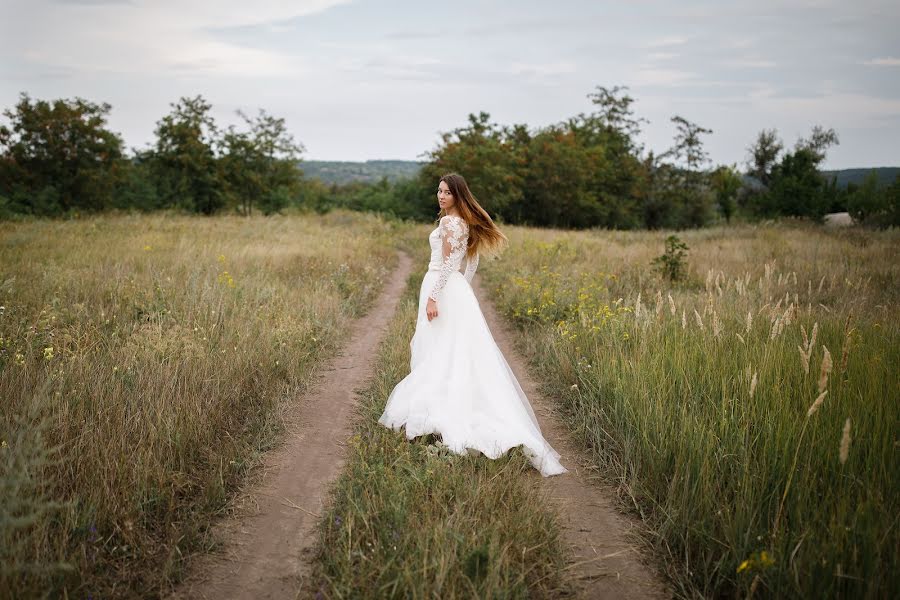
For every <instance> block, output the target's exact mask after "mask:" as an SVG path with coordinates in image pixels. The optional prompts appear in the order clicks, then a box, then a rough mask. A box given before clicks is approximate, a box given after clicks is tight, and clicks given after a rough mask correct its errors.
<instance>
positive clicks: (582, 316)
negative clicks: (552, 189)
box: [482, 224, 900, 598]
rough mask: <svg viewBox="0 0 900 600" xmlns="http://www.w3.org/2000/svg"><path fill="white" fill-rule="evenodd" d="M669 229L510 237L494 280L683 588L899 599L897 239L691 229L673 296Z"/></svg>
mask: <svg viewBox="0 0 900 600" xmlns="http://www.w3.org/2000/svg"><path fill="white" fill-rule="evenodd" d="M666 233H668V232H666ZM666 233H653V232H581V233H572V232H561V231H548V230H533V229H526V228H507V234H508V235H509V237H510V239H511V242H512V243H511V247H510V248H509V250H508V251H507V252H506V254H505V256H504V258H503V260H502V261H500V262H497V263H493V264H486V265H484V267H482V274H483V276H486V277H487V278H488V279H489V281H490V282H491V286H490V287H491V289H492V293H493V295H494V297H495V299H496V300H497V302H498V303H499V306H500V307H501V308H502V309H503V311H504V312H505V313H506V314H507V315H508V316H509V317H510V318H511V319H513V320H514V321H515V322H516V323H517V324H518V326H519V330H520V333H521V335H520V342H521V344H522V347H523V348H525V350H526V352H527V353H528V355H529V356H530V358H531V361H532V364H533V365H534V367H535V368H536V369H537V370H538V371H539V373H540V374H541V376H542V377H543V378H544V379H545V381H546V382H547V389H548V391H550V392H551V393H553V394H554V395H555V396H556V397H557V398H558V399H559V403H560V406H561V407H562V408H563V410H564V413H565V414H566V416H567V418H568V420H569V421H570V424H571V426H572V429H573V430H574V431H576V432H577V433H578V435H579V436H581V438H582V440H583V442H584V443H585V444H586V445H587V446H588V447H590V448H591V449H592V452H593V455H594V457H595V460H596V461H597V464H598V465H599V466H600V467H601V470H602V471H604V472H606V473H607V474H608V476H609V478H610V480H611V481H614V482H617V483H618V484H619V489H620V491H621V495H622V499H623V504H624V506H630V507H631V508H632V509H634V508H635V507H636V509H637V510H638V511H639V512H640V514H641V515H642V516H643V518H644V521H645V523H646V526H647V533H648V535H647V539H648V544H650V545H651V546H653V547H654V549H655V550H656V551H657V552H658V553H660V554H661V555H662V556H663V557H664V558H665V559H666V561H667V563H668V565H669V576H670V578H671V579H672V580H673V582H674V583H675V586H676V589H677V590H678V593H679V595H681V596H683V597H698V596H702V597H719V596H731V595H735V594H737V595H738V596H742V597H743V596H748V595H755V596H757V597H779V598H780V597H807V598H825V597H861V598H880V597H888V596H891V595H894V594H896V592H897V590H898V589H900V575H898V574H900V564H898V563H900V532H898V516H897V514H898V513H897V511H896V507H897V506H898V505H900V469H898V461H897V451H898V441H897V430H898V429H897V427H898V424H900V402H898V400H900V394H898V385H897V382H898V381H900V379H898V377H897V368H898V365H900V304H898V299H900V285H898V283H900V260H898V259H900V251H898V250H900V243H898V242H900V232H897V231H896V230H892V231H886V232H866V231H859V230H847V231H828V230H823V229H819V228H816V227H808V226H802V225H795V224H769V225H763V226H742V227H734V228H713V229H707V230H700V231H689V232H680V233H679V235H680V236H681V237H682V239H683V240H684V241H685V242H687V244H688V245H689V246H690V251H689V266H690V276H689V278H688V280H687V281H686V282H684V283H683V284H680V285H678V286H674V287H670V286H668V285H667V284H666V283H665V282H664V281H662V280H661V279H660V278H659V276H657V275H656V274H654V273H653V272H652V271H651V269H650V260H651V259H652V258H653V257H654V256H656V255H658V254H660V253H662V251H663V239H664V237H665V235H666ZM798 349H799V355H798ZM832 357H840V358H839V359H837V358H834V359H833V358H832ZM851 423H852V435H851V425H850V424H851Z"/></svg>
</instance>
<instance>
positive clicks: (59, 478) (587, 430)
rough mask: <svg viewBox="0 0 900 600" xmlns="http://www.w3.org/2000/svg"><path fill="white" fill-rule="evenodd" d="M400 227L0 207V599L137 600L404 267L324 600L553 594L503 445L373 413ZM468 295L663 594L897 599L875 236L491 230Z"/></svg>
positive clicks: (160, 579) (893, 291) (887, 319)
mask: <svg viewBox="0 0 900 600" xmlns="http://www.w3.org/2000/svg"><path fill="white" fill-rule="evenodd" d="M429 229H430V228H429V227H428V226H410V225H403V224H397V223H391V222H388V221H383V220H381V219H378V218H376V217H371V216H365V215H361V214H352V213H332V214H329V215H325V216H296V215H294V216H285V217H270V218H263V217H259V218H238V217H234V218H232V217H215V218H210V219H204V218H193V217H178V216H173V215H155V216H112V215H110V216H101V217H92V218H89V219H83V220H75V221H34V222H23V223H0V398H2V402H3V404H2V412H0V482H2V486H0V594H6V595H7V596H10V597H31V596H36V595H39V594H38V593H37V592H39V591H43V590H48V591H50V592H51V594H52V595H64V594H67V595H68V596H79V597H85V596H87V595H89V594H92V595H93V597H95V598H97V597H104V598H105V597H135V596H143V597H157V596H159V595H160V594H163V593H165V592H166V591H167V590H168V589H170V587H171V585H172V583H173V582H174V581H177V580H178V578H179V577H180V576H181V574H182V569H183V566H184V557H185V556H186V555H189V554H191V553H195V552H202V551H204V550H205V549H207V546H208V544H209V543H210V541H209V539H208V537H207V535H206V530H207V527H208V525H209V524H210V522H211V521H212V520H214V519H216V518H218V517H220V516H222V515H223V514H224V513H225V512H226V511H227V510H228V500H229V497H230V496H231V495H232V494H233V493H235V491H236V490H237V489H239V487H240V486H241V485H243V484H246V482H247V480H248V478H249V477H251V476H252V475H253V473H254V472H255V471H254V469H253V467H254V466H255V465H257V464H258V462H259V459H260V455H261V453H263V452H265V451H266V450H267V449H269V448H271V447H272V446H273V444H275V443H277V440H278V433H279V431H280V430H281V426H282V411H283V410H284V409H285V407H286V406H287V405H288V404H287V403H288V402H290V401H291V400H294V399H295V398H296V397H297V395H298V394H299V393H300V392H302V391H303V389H304V388H305V387H306V386H307V385H308V383H309V382H310V381H311V377H312V376H313V374H314V373H315V372H316V368H317V366H318V365H319V364H320V363H321V361H322V360H323V359H324V358H326V357H328V356H330V355H332V354H333V353H334V351H335V350H336V348H337V347H338V346H339V345H340V344H341V343H342V341H344V339H345V335H346V331H347V327H346V326H347V324H348V323H349V320H350V319H351V318H353V317H354V316H358V315H360V314H363V312H364V311H365V310H366V308H367V307H368V306H369V304H370V302H371V300H372V299H373V298H374V295H375V293H376V292H377V290H378V289H379V286H380V284H381V282H382V281H383V280H384V276H385V274H386V273H387V272H388V271H389V270H390V269H391V268H392V267H393V266H394V260H395V248H396V247H398V246H399V247H402V248H405V249H406V250H407V251H408V252H409V253H410V254H411V256H412V257H413V259H414V260H416V261H417V264H421V267H420V268H417V269H416V272H415V273H414V275H413V276H412V277H411V278H410V281H409V284H408V289H407V290H406V296H405V299H404V301H403V302H402V304H401V308H400V310H399V311H398V313H397V314H396V315H395V316H394V318H393V321H392V325H391V329H390V331H389V333H388V335H387V338H386V340H387V341H386V342H385V343H384V345H383V346H382V348H381V350H380V353H379V354H378V356H377V357H374V360H375V361H376V374H375V376H374V377H373V379H372V380H371V382H370V384H369V385H368V387H367V389H366V390H364V392H363V393H362V394H361V397H360V406H359V414H358V419H357V424H356V428H355V433H354V435H353V437H352V438H351V440H350V444H349V446H348V449H349V455H348V458H347V463H346V468H345V470H344V472H343V473H342V475H341V476H340V477H339V479H338V480H336V481H335V482H334V485H333V486H332V489H331V493H330V501H329V503H328V506H327V508H326V510H325V511H324V515H323V518H322V519H321V520H320V522H319V524H318V532H319V537H320V543H319V548H318V555H317V557H316V565H315V569H316V571H315V575H316V580H315V581H316V589H315V590H311V591H312V593H315V592H316V591H318V590H322V591H323V592H325V593H326V595H327V596H328V597H340V598H350V597H381V596H384V595H389V594H390V593H392V592H393V593H395V594H398V595H401V596H403V597H414V598H425V597H435V596H440V597H442V598H443V597H447V598H463V597H466V598H467V597H472V596H473V595H480V596H483V597H502V598H522V597H560V596H564V595H565V594H566V593H567V592H568V591H570V590H569V585H568V582H567V581H566V571H565V568H566V560H567V557H566V555H565V552H564V550H563V547H562V543H561V541H560V534H559V527H558V523H557V515H556V514H554V513H553V512H552V511H550V510H549V509H548V508H547V504H546V502H545V499H544V498H542V497H541V495H540V493H539V492H538V490H536V489H535V488H534V487H533V486H531V485H526V484H527V483H528V482H529V481H531V480H533V477H529V476H533V467H531V466H530V464H529V463H528V461H527V458H526V457H525V456H524V455H523V454H522V453H521V452H520V451H519V450H513V451H511V452H510V453H509V454H508V455H507V456H504V457H503V458H501V459H499V460H497V461H490V460H487V459H485V458H484V457H472V456H467V457H456V456H453V455H450V454H448V453H447V452H446V451H445V450H444V449H442V448H441V446H440V445H439V444H437V443H436V438H435V437H434V436H429V437H426V438H420V439H419V440H416V441H415V442H409V441H406V440H405V439H404V438H403V437H402V436H400V435H399V434H397V433H395V432H391V431H389V430H387V429H385V428H383V427H382V426H381V425H379V424H378V423H377V418H378V415H379V414H380V412H381V410H382V408H383V406H384V402H385V401H386V399H387V395H388V394H389V392H390V390H391V389H392V388H393V385H394V384H395V383H396V382H397V381H399V380H400V378H402V377H403V376H404V375H406V373H407V372H408V368H409V362H408V361H409V340H410V337H411V336H412V328H413V327H414V323H415V318H414V315H415V310H416V305H415V303H416V291H417V290H418V285H419V283H420V282H421V275H422V272H423V271H424V268H425V264H426V262H427V251H428V245H427V241H426V236H427V233H428V230H429ZM504 231H505V232H506V233H507V235H508V236H509V237H510V240H511V246H510V248H509V249H508V250H507V251H506V253H505V254H504V255H503V257H502V259H501V260H499V261H496V262H493V261H486V260H483V261H482V263H481V265H480V267H479V274H478V275H477V277H481V278H484V280H485V281H486V282H487V283H488V286H487V287H488V288H489V290H490V292H491V294H492V296H493V299H494V301H496V302H497V305H498V307H499V308H500V309H501V310H502V311H503V312H504V313H505V314H506V315H507V316H508V317H509V318H510V319H511V320H512V321H513V322H514V323H515V324H516V325H517V336H518V344H519V347H520V349H521V350H522V352H524V353H525V355H526V356H527V357H528V358H529V360H530V361H531V364H532V366H533V368H534V369H535V372H536V373H539V374H540V379H541V380H542V381H543V382H544V385H545V391H546V392H547V393H548V394H549V395H550V396H551V398H553V399H554V400H555V401H557V402H558V403H559V406H560V407H561V408H562V412H563V414H564V415H565V418H566V419H567V420H568V422H569V424H570V426H571V428H572V430H573V432H574V433H575V435H576V436H577V437H578V438H579V439H580V440H581V441H582V443H583V444H584V445H585V446H586V447H587V448H589V449H590V452H591V455H592V456H593V457H594V460H595V461H596V464H597V465H598V467H599V468H600V471H601V472H602V473H605V474H606V476H607V477H608V478H609V480H610V481H611V482H613V483H614V484H616V485H617V488H618V490H619V500H620V501H621V503H622V506H623V508H625V509H627V510H630V511H634V512H637V513H638V514H640V515H641V517H642V518H643V520H644V524H645V528H646V532H645V533H646V535H645V537H646V539H647V540H648V546H649V548H650V549H651V551H653V552H654V553H656V555H657V558H659V559H660V560H661V561H663V562H664V564H666V565H667V570H668V572H667V575H668V577H669V578H670V580H671V581H672V582H673V583H674V587H675V589H676V590H677V593H678V594H679V596H682V597H691V598H695V597H701V596H702V597H725V596H735V595H737V596H739V597H745V596H746V595H748V594H750V593H752V595H753V596H754V597H773V598H774V597H797V596H801V597H863V598H866V597H867V598H880V597H887V596H890V595H891V594H892V592H894V591H896V590H897V589H900V581H898V575H897V574H898V573H900V564H898V562H900V558H898V557H900V533H898V516H897V512H896V506H898V505H900V497H898V496H900V492H898V490H900V469H898V461H897V452H898V450H900V440H898V437H897V431H898V430H900V429H898V425H900V402H898V400H900V389H898V381H900V379H898V377H897V369H898V365H900V324H898V322H900V304H898V302H900V285H898V283H900V232H897V231H896V230H893V231H883V232H864V231H860V230H857V229H849V230H842V231H829V230H825V229H821V228H817V227H811V226H805V225H798V224H791V223H782V224H778V223H775V224H765V225H759V226H749V225H742V226H736V227H730V228H711V229H704V230H696V231H689V232H682V233H679V236H680V237H681V238H682V239H683V240H684V241H685V242H686V243H687V244H688V246H689V247H690V248H689V251H688V256H687V267H688V270H687V277H686V278H685V280H684V281H681V282H679V283H675V284H670V283H668V282H667V281H666V280H664V279H663V278H662V277H661V276H660V275H659V274H657V273H655V272H654V271H653V269H652V267H651V265H650V260H651V259H652V258H653V257H655V256H657V255H659V254H660V253H661V252H662V251H663V239H664V237H665V235H666V234H664V233H661V232H601V231H597V232H564V231H553V230H536V229H529V228H517V227H505V228H504Z"/></svg>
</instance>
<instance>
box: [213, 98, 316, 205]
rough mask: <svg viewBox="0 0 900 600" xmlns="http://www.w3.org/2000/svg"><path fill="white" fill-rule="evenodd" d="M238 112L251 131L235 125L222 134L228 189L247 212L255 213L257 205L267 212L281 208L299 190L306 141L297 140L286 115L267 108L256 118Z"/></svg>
mask: <svg viewBox="0 0 900 600" xmlns="http://www.w3.org/2000/svg"><path fill="white" fill-rule="evenodd" d="M237 114H238V116H240V117H241V118H242V119H243V120H244V123H246V125H247V127H248V131H244V132H240V131H237V130H236V129H235V127H234V126H233V125H232V126H230V127H229V128H228V130H227V131H226V132H225V133H224V134H223V136H222V138H221V141H220V146H221V148H222V153H223V156H222V167H223V168H222V171H223V177H224V181H225V185H226V193H227V194H228V196H229V197H230V199H231V201H232V203H233V204H236V205H237V206H239V208H240V210H241V212H243V213H244V214H245V215H250V214H252V212H253V206H254V205H256V206H258V207H259V208H260V209H261V210H262V211H263V213H264V214H271V213H273V212H277V211H279V210H281V209H282V208H284V207H285V206H286V205H287V204H288V202H289V201H290V199H291V198H292V197H296V196H297V195H298V194H299V190H300V182H301V177H302V174H303V173H302V171H301V170H300V168H299V167H298V163H299V161H300V154H301V153H302V152H303V150H304V148H303V145H302V144H299V143H297V142H295V141H294V138H293V136H292V135H291V134H290V133H289V132H288V130H287V126H286V125H285V121H284V119H280V118H276V117H273V116H271V115H269V114H267V113H266V112H265V111H264V110H260V111H259V114H258V115H257V117H256V118H255V119H252V118H250V117H248V116H247V115H245V114H244V113H243V112H242V111H237Z"/></svg>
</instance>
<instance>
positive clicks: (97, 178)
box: [0, 93, 122, 216]
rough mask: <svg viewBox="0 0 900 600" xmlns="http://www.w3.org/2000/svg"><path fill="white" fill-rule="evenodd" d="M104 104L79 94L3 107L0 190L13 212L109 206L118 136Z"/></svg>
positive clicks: (118, 159) (23, 96)
mask: <svg viewBox="0 0 900 600" xmlns="http://www.w3.org/2000/svg"><path fill="white" fill-rule="evenodd" d="M110 109H111V107H110V105H109V104H105V103H104V104H94V103H92V102H89V101H87V100H84V99H82V98H75V99H74V100H65V99H60V100H55V101H53V102H47V101H44V100H37V101H34V102H32V100H31V98H30V97H29V96H28V95H27V94H24V93H23V94H21V96H20V99H19V102H18V103H17V104H16V106H15V108H14V109H7V110H4V111H3V114H4V116H6V117H7V119H9V121H10V123H9V125H8V126H7V125H3V126H0V195H3V196H6V197H7V198H8V203H9V204H8V206H9V207H10V210H12V211H14V212H23V213H28V214H34V215H38V216H44V215H52V214H59V213H66V212H69V211H72V210H84V211H95V210H103V209H106V208H109V207H110V206H111V205H112V199H113V195H114V190H115V186H114V182H115V176H116V171H117V169H118V168H119V167H120V165H121V159H122V140H121V139H120V137H119V136H118V134H115V133H113V132H111V131H109V130H108V129H107V128H106V116H107V115H108V113H109V111H110Z"/></svg>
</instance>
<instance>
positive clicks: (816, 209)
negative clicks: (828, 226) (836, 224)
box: [760, 148, 827, 219]
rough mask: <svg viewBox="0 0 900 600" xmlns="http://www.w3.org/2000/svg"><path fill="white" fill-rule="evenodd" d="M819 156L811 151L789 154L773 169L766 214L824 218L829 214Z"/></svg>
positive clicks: (763, 200) (765, 197)
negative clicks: (827, 212) (826, 213)
mask: <svg viewBox="0 0 900 600" xmlns="http://www.w3.org/2000/svg"><path fill="white" fill-rule="evenodd" d="M824 187H825V180H824V179H823V178H822V176H821V174H820V173H819V161H818V157H817V155H816V154H815V153H814V152H813V151H811V150H810V149H808V148H800V149H798V150H795V151H794V152H788V153H787V154H785V155H784V157H783V158H782V159H781V162H780V163H778V164H777V165H775V168H774V169H773V170H772V181H771V184H770V186H769V190H768V191H767V192H766V193H765V194H763V195H762V198H761V202H760V206H761V208H762V209H763V213H764V214H768V215H786V216H796V217H813V218H817V219H821V218H822V217H823V216H824V214H825V212H826V208H827V206H826V203H825V202H824V195H823V193H822V192H823V190H824Z"/></svg>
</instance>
